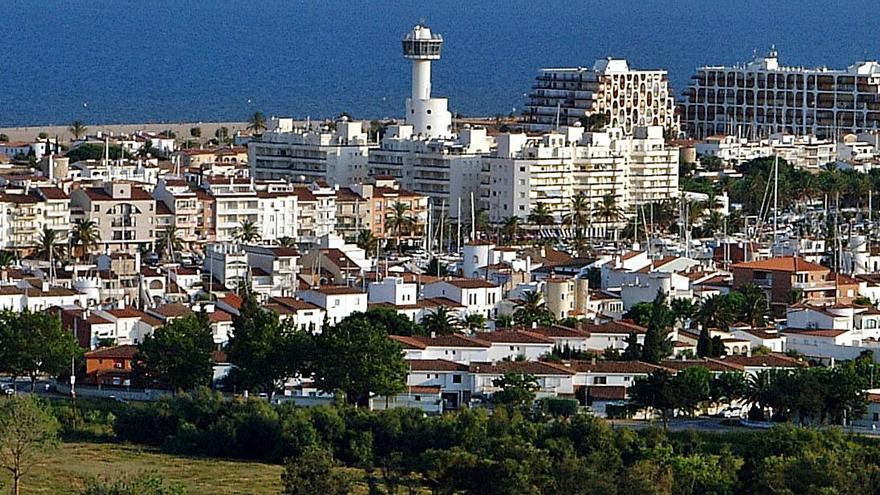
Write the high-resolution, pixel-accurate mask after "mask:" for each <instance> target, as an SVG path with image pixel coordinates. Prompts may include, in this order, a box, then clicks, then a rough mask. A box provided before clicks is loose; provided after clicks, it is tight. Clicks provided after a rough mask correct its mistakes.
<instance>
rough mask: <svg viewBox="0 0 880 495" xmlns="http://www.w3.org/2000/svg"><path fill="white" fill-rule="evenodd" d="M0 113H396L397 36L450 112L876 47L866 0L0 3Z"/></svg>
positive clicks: (844, 58) (182, 117) (853, 54)
mask: <svg viewBox="0 0 880 495" xmlns="http://www.w3.org/2000/svg"><path fill="white" fill-rule="evenodd" d="M0 5H2V8H0V30H2V33H3V34H2V36H3V39H4V42H3V43H2V45H0V46H2V47H3V49H2V52H0V125H4V126H8V125H30V124H52V123H55V124H64V123H68V122H70V121H71V120H74V119H80V120H84V121H86V122H91V123H98V122H100V123H114V122H153V121H167V122H180V121H209V120H243V119H246V118H247V116H248V115H250V114H252V113H253V112H254V111H256V110H261V111H263V112H264V113H266V114H267V115H285V116H296V117H302V118H305V117H306V116H310V117H312V118H323V117H332V116H335V115H338V114H339V113H341V112H348V113H350V114H352V115H353V116H355V117H358V118H368V117H369V118H376V117H386V116H388V117H393V116H398V115H400V114H402V113H403V111H402V108H403V100H404V98H405V97H406V95H407V93H408V90H409V78H410V67H409V63H408V62H407V61H406V60H404V59H403V57H402V56H401V53H400V51H401V48H400V38H401V36H402V35H403V33H405V32H406V31H408V30H409V29H410V28H411V27H412V26H413V24H415V23H417V22H419V21H425V22H426V23H427V24H428V25H429V26H430V27H431V28H432V29H434V30H435V31H437V32H439V33H441V34H442V35H443V36H444V38H445V40H446V43H445V46H444V51H443V58H442V60H441V61H440V62H439V63H435V65H434V78H433V92H434V94H435V95H444V96H447V97H449V98H450V108H451V109H452V110H453V111H456V112H460V113H462V114H465V115H494V114H499V113H501V114H506V113H510V112H516V111H519V110H520V109H521V107H522V105H523V102H524V93H525V92H527V91H528V90H529V87H530V85H531V82H532V78H533V77H534V76H535V73H536V71H537V70H538V69H539V68H540V67H545V66H578V65H581V66H589V65H592V63H593V61H594V60H595V59H596V58H602V57H605V56H609V55H612V56H618V57H626V58H628V59H629V60H630V61H631V64H632V65H633V66H635V67H642V68H665V69H668V70H669V74H670V79H671V80H672V83H673V85H674V88H675V90H676V92H677V93H680V92H681V89H682V88H683V87H684V86H685V85H686V84H687V82H688V79H689V77H690V76H691V75H692V74H693V72H694V69H695V68H696V67H697V66H700V65H705V64H734V63H738V62H745V61H747V60H748V59H749V58H751V56H752V54H753V53H754V51H755V50H758V51H759V52H763V51H766V50H767V49H768V47H769V46H770V45H771V44H775V45H776V47H777V49H778V50H779V53H780V59H781V61H782V62H783V63H786V64H791V65H810V66H812V65H827V66H830V67H843V66H846V65H848V64H850V63H852V62H854V61H855V60H858V59H864V58H871V59H873V58H880V36H878V33H880V15H878V6H880V4H878V0H854V1H850V2H842V1H841V2H834V1H828V0H824V1H822V0H780V1H772V0H771V1H768V0H735V1H733V0H730V1H727V0H684V1H672V0H632V1H626V0H596V1H592V0H575V1H571V0H568V1H564V2H563V1H553V0H540V1H524V0H504V1H463V2H452V1H442V0H434V1H426V0H407V1H390V0H372V1H335V0H332V1H331V0H325V1H300V0H264V1H260V0H252V1H240V0H236V1H233V0H210V1H209V0H138V1H135V0H115V1H97V0H76V1H73V0H3V2H2V4H0Z"/></svg>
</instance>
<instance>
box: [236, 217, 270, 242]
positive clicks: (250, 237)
mask: <svg viewBox="0 0 880 495" xmlns="http://www.w3.org/2000/svg"><path fill="white" fill-rule="evenodd" d="M233 236H234V237H235V240H236V241H238V242H240V243H242V244H250V243H252V242H257V241H259V240H260V239H261V238H262V237H263V236H262V235H260V228H259V227H257V224H256V223H255V222H254V221H253V220H242V221H241V224H240V225H239V226H238V227H237V228H236V229H235V233H234V234H233Z"/></svg>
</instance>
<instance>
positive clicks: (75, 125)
mask: <svg viewBox="0 0 880 495" xmlns="http://www.w3.org/2000/svg"><path fill="white" fill-rule="evenodd" d="M67 130H68V131H69V132H70V133H71V134H73V139H74V140H77V139H79V138H81V137H83V136H85V135H86V132H88V131H89V128H88V127H86V124H85V123H84V122H82V121H79V120H74V121H73V122H71V124H70V127H68V128H67Z"/></svg>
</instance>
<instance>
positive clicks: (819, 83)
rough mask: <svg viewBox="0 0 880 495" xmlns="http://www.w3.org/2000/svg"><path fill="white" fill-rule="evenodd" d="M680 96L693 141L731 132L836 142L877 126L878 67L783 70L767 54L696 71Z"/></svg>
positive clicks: (863, 64) (879, 101)
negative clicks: (812, 137) (820, 138)
mask: <svg viewBox="0 0 880 495" xmlns="http://www.w3.org/2000/svg"><path fill="white" fill-rule="evenodd" d="M684 96H685V98H686V101H685V103H683V104H682V120H683V123H684V127H685V130H686V131H687V132H688V133H689V134H691V135H692V136H694V137H697V138H704V137H706V136H712V135H715V134H720V133H731V134H735V133H737V130H739V131H740V132H742V133H744V134H745V135H748V136H753V137H754V136H766V135H769V134H771V133H775V132H784V133H790V134H795V135H805V134H813V135H816V136H819V137H838V136H840V135H842V134H845V133H857V132H860V131H867V130H870V129H875V128H877V126H878V124H880V63H878V62H876V61H865V62H858V63H855V64H853V65H850V66H849V67H847V68H846V69H841V70H836V69H828V68H826V67H817V68H805V67H786V66H783V65H780V64H779V58H778V53H777V52H776V50H775V49H771V50H770V51H769V52H768V53H767V54H766V55H764V56H762V57H755V58H754V59H752V61H750V62H749V63H747V64H742V65H735V66H733V67H727V66H706V67H700V68H699V69H698V70H697V74H696V75H695V76H693V77H692V82H691V85H690V86H689V87H688V88H687V89H686V90H685V91H684Z"/></svg>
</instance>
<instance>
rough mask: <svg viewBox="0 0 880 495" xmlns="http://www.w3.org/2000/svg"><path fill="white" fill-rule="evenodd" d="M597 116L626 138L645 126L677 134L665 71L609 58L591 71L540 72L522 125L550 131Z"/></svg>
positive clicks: (567, 69) (673, 104)
mask: <svg viewBox="0 0 880 495" xmlns="http://www.w3.org/2000/svg"><path fill="white" fill-rule="evenodd" d="M595 114H604V115H605V119H606V125H607V126H608V127H617V128H621V129H623V130H624V132H626V133H628V134H629V133H631V132H633V130H634V129H635V128H636V127H645V126H660V127H662V128H665V129H672V130H673V131H677V130H678V118H677V117H676V115H675V102H674V98H673V95H672V92H671V91H670V89H669V81H668V78H667V73H666V71H665V70H636V69H630V67H629V64H628V63H627V61H626V60H623V59H614V58H610V57H609V58H607V59H603V60H597V61H596V63H595V64H594V65H593V67H592V68H585V67H576V68H561V69H541V72H540V73H539V74H538V77H537V79H536V81H535V84H534V86H532V93H531V94H529V101H528V103H527V104H526V109H525V111H524V112H523V116H522V121H523V123H524V124H526V125H527V126H528V128H529V129H530V130H533V131H548V130H551V129H554V128H559V127H560V126H569V125H573V124H574V123H575V122H577V121H578V120H579V119H580V118H581V117H583V116H585V115H595Z"/></svg>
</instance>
